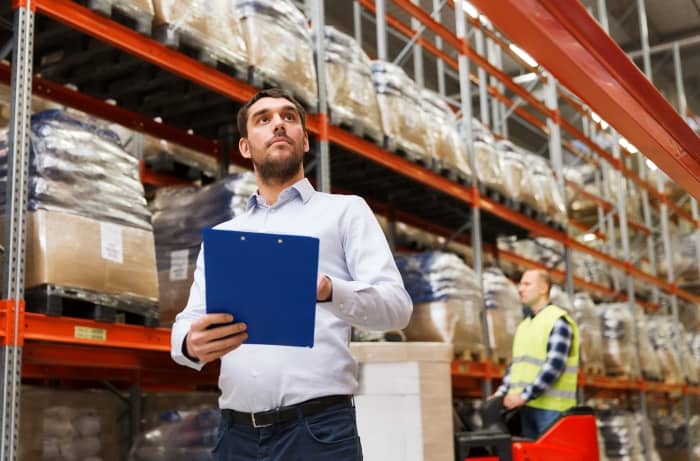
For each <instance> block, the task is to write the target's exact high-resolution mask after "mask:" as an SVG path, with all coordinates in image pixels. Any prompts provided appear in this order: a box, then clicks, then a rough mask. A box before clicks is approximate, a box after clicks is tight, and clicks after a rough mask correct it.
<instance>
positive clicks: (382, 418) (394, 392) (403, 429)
mask: <svg viewBox="0 0 700 461" xmlns="http://www.w3.org/2000/svg"><path fill="white" fill-rule="evenodd" d="M350 351H351V352H352V354H353V356H354V357H355V359H356V360H357V361H358V362H359V366H360V373H359V375H360V389H359V392H358V395H357V396H356V398H355V401H356V404H357V409H358V429H359V432H360V438H361V439H362V444H363V451H364V459H365V460H366V461H380V460H381V461H384V460H387V459H423V460H425V461H452V460H454V443H453V427H452V384H451V382H452V381H451V380H452V378H451V374H450V364H451V362H452V356H453V351H452V346H451V345H450V344H444V343H351V344H350ZM416 453H422V456H416Z"/></svg>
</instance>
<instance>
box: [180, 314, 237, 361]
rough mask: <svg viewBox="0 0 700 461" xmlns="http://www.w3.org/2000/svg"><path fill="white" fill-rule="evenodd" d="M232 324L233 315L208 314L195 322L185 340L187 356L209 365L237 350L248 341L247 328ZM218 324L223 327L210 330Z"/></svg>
mask: <svg viewBox="0 0 700 461" xmlns="http://www.w3.org/2000/svg"><path fill="white" fill-rule="evenodd" d="M231 322H233V316H232V315H231V314H206V315H204V316H202V317H200V318H199V319H198V320H197V321H195V322H193V323H192V325H190V331H189V332H188V333H187V337H186V339H185V346H186V347H187V355H189V356H190V357H193V358H195V359H197V360H199V361H200V362H204V363H207V362H211V361H212V360H216V359H218V358H221V357H222V356H224V355H226V354H228V353H229V352H231V351H232V350H234V349H237V348H238V347H239V346H240V345H241V344H242V343H243V341H245V340H246V339H248V333H246V332H245V331H246V328H247V326H246V324H245V323H231ZM216 324H223V325H220V326H216V327H211V328H209V327H210V326H211V325H216ZM232 335H233V336H232Z"/></svg>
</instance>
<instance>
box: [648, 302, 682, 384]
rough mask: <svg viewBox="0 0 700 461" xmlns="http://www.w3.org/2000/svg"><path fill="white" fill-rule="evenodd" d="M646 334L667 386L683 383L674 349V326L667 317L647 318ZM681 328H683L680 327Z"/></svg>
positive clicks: (679, 361) (677, 354)
mask: <svg viewBox="0 0 700 461" xmlns="http://www.w3.org/2000/svg"><path fill="white" fill-rule="evenodd" d="M647 323H648V334H649V339H650V340H651V343H652V345H653V346H654V350H655V351H656V355H657V357H658V358H659V362H660V363H661V369H662V374H663V378H664V381H665V382H666V383H668V384H680V383H684V382H685V374H684V373H683V368H682V367H681V356H680V354H679V353H678V349H677V347H676V339H675V338H676V336H675V333H674V331H675V326H674V322H673V319H672V318H671V317H670V316H668V315H652V316H649V318H648V321H647ZM681 328H683V326H682V325H681Z"/></svg>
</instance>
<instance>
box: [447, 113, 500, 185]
mask: <svg viewBox="0 0 700 461" xmlns="http://www.w3.org/2000/svg"><path fill="white" fill-rule="evenodd" d="M471 126H472V138H473V139H474V143H473V145H472V151H473V155H474V163H475V166H476V177H477V178H478V179H479V182H480V183H482V184H484V185H485V186H486V187H488V188H490V189H492V190H493V191H496V192H497V193H499V194H502V195H507V191H506V189H505V185H504V184H503V175H502V174H501V160H500V158H501V154H500V152H498V150H497V149H496V147H495V146H496V140H495V138H494V136H493V133H491V131H490V130H489V129H488V128H487V127H486V126H484V125H483V124H482V123H481V122H480V121H479V120H477V119H475V118H473V119H472V123H471ZM458 127H459V128H460V129H463V126H462V124H461V123H460V124H459V125H458ZM461 135H462V136H463V137H466V135H465V133H461Z"/></svg>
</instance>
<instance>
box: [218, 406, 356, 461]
mask: <svg viewBox="0 0 700 461" xmlns="http://www.w3.org/2000/svg"><path fill="white" fill-rule="evenodd" d="M213 455H214V456H213V460H214V461H362V446H361V445H360V437H359V436H358V435H357V424H356V423H355V408H354V407H352V406H349V405H347V404H345V405H343V404H341V405H335V406H331V407H329V408H327V409H326V410H324V411H322V412H320V413H317V414H315V415H312V416H307V417H304V416H303V415H301V413H300V414H299V417H298V418H297V419H294V420H291V421H287V422H285V423H280V424H275V425H272V426H269V427H262V428H254V427H252V425H242V424H235V423H233V422H231V421H227V420H226V419H225V418H222V422H221V426H220V428H219V438H218V441H217V443H216V446H215V447H214V451H213Z"/></svg>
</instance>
